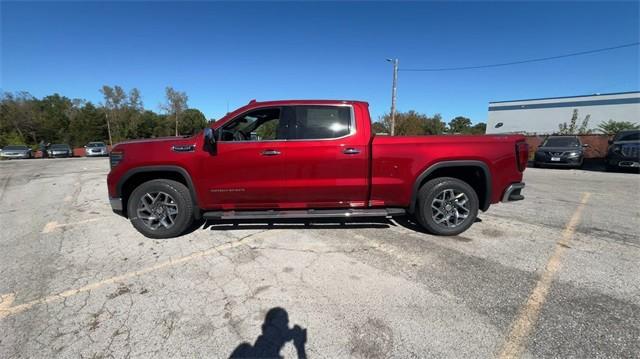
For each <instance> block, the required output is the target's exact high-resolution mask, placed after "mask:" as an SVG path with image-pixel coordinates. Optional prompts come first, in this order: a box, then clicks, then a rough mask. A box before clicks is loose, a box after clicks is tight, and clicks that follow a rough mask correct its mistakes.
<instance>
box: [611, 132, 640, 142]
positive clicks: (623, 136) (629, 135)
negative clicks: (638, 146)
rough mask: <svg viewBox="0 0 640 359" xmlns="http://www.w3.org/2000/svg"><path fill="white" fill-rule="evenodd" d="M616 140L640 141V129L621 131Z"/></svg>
mask: <svg viewBox="0 0 640 359" xmlns="http://www.w3.org/2000/svg"><path fill="white" fill-rule="evenodd" d="M615 141H640V131H638V132H622V133H619V134H617V135H616V139H615Z"/></svg>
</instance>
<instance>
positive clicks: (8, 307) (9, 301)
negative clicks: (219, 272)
mask: <svg viewBox="0 0 640 359" xmlns="http://www.w3.org/2000/svg"><path fill="white" fill-rule="evenodd" d="M263 232H266V231H262V232H258V233H254V234H252V235H248V236H246V237H244V238H242V239H240V240H237V241H235V242H228V243H224V244H221V245H219V246H216V247H213V248H210V249H207V250H203V251H198V252H195V253H192V254H190V255H187V256H184V257H180V258H175V259H169V260H167V261H165V262H161V263H158V264H155V265H152V266H150V267H146V268H143V269H140V270H137V271H133V272H128V273H124V274H121V275H118V276H115V277H111V278H107V279H104V280H101V281H98V282H95V283H91V284H87V285H85V286H83V287H80V288H75V289H69V290H66V291H64V292H61V293H57V294H51V295H48V296H46V297H43V298H39V299H35V300H32V301H30V302H26V303H22V304H18V305H16V306H12V305H13V302H14V300H15V293H8V294H3V295H2V296H0V299H1V300H2V301H1V302H0V319H4V318H6V317H8V316H10V315H14V314H18V313H21V312H24V311H26V310H29V309H31V308H32V307H34V306H36V305H39V304H47V303H51V302H54V301H57V300H63V299H65V298H68V297H72V296H74V295H78V294H80V293H84V292H88V291H91V290H94V289H98V288H101V287H104V286H106V285H109V284H114V283H119V282H123V281H125V280H127V279H131V278H134V277H139V276H141V275H143V274H147V273H150V272H154V271H157V270H160V269H164V268H169V267H173V266H176V265H178V264H182V263H185V262H188V261H192V260H194V259H198V258H202V257H205V256H209V255H211V254H216V253H220V252H221V251H222V250H226V249H230V248H235V247H238V246H242V245H245V244H247V243H250V242H252V241H255V240H257V239H258V238H259V237H258V236H257V235H258V234H260V233H263Z"/></svg>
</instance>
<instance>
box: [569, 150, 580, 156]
mask: <svg viewBox="0 0 640 359" xmlns="http://www.w3.org/2000/svg"><path fill="white" fill-rule="evenodd" d="M579 156H580V152H577V151H574V152H569V154H567V157H579Z"/></svg>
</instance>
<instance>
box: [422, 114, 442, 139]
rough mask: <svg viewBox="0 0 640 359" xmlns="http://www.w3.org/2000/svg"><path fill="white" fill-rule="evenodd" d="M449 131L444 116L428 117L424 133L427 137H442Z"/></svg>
mask: <svg viewBox="0 0 640 359" xmlns="http://www.w3.org/2000/svg"><path fill="white" fill-rule="evenodd" d="M446 129H447V125H446V124H445V123H444V121H442V116H440V114H439V113H436V114H435V115H433V117H430V118H429V117H428V118H427V119H426V121H425V124H424V132H425V134H427V135H441V134H443V133H444V132H445V130H446Z"/></svg>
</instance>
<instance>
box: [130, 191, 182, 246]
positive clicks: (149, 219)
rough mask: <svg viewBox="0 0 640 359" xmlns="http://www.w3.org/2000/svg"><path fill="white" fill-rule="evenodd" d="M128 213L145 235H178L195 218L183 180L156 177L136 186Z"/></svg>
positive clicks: (132, 221) (157, 236) (155, 236)
mask: <svg viewBox="0 0 640 359" xmlns="http://www.w3.org/2000/svg"><path fill="white" fill-rule="evenodd" d="M127 213H128V215H129V220H130V221H131V224H132V225H133V226H134V227H135V228H136V229H137V230H138V231H139V232H140V233H142V234H143V235H145V236H146V237H149V238H171V237H177V236H179V235H181V234H182V233H184V232H185V231H186V230H187V228H189V226H190V225H191V223H192V222H193V201H192V199H191V194H190V193H189V189H187V187H185V185H183V184H182V183H180V182H176V181H172V180H168V179H157V180H152V181H148V182H145V183H143V184H141V185H140V186H138V187H136V189H135V190H133V192H132V193H131V196H129V201H128V203H127Z"/></svg>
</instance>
